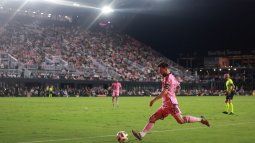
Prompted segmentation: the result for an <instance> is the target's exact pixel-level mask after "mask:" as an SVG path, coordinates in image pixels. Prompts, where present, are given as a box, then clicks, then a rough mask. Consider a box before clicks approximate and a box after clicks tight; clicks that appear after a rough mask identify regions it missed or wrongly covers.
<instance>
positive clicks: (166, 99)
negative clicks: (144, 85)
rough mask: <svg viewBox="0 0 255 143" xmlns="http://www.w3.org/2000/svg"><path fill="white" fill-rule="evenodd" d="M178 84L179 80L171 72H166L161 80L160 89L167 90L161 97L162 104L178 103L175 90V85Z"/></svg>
mask: <svg viewBox="0 0 255 143" xmlns="http://www.w3.org/2000/svg"><path fill="white" fill-rule="evenodd" d="M178 86H180V82H179V81H178V80H177V79H176V78H175V77H174V75H173V74H171V73H170V74H168V75H167V76H165V77H164V78H163V80H162V91H163V89H167V90H168V94H167V96H163V97H162V106H163V107H171V106H172V105H174V104H178V101H177V98H176V96H175V92H176V89H177V87H178Z"/></svg>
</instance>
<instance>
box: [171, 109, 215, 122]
mask: <svg viewBox="0 0 255 143" xmlns="http://www.w3.org/2000/svg"><path fill="white" fill-rule="evenodd" d="M171 112H172V113H171V114H172V116H173V117H174V118H175V120H176V121H177V122H178V123H179V124H185V123H195V122H201V123H202V124H204V125H206V126H208V127H209V126H210V124H209V122H208V121H207V120H206V119H205V118H204V117H203V116H202V117H201V118H199V117H194V116H189V115H186V116H182V114H181V110H180V109H179V107H178V105H175V106H174V107H173V108H172V111H171Z"/></svg>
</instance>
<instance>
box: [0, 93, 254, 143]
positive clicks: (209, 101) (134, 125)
mask: <svg viewBox="0 0 255 143" xmlns="http://www.w3.org/2000/svg"><path fill="white" fill-rule="evenodd" d="M150 99H151V98H150V97H121V98H120V107H119V108H113V107H112V104H111V98H109V97H108V98H105V97H97V98H95V97H85V98H0V142H1V143H115V142H117V141H116V139H115V135H116V133H117V132H118V131H121V130H124V131H126V132H128V134H129V140H130V141H129V142H130V143H136V142H138V141H136V140H135V139H134V137H133V136H132V134H131V130H132V129H136V130H141V129H142V128H143V127H144V125H145V124H146V122H147V120H148V118H149V116H150V114H152V113H153V112H154V111H155V110H156V109H157V108H158V107H159V106H160V104H161V101H160V100H159V101H158V102H157V103H156V104H154V106H153V107H152V108H150V107H149V101H150ZM178 99H179V104H180V108H181V111H182V112H183V114H189V115H194V116H200V115H204V116H205V117H207V119H208V120H209V121H210V123H211V128H208V127H206V126H203V125H201V124H200V123H194V124H184V125H179V124H177V122H176V121H175V120H174V119H173V118H172V117H171V116H169V117H167V118H166V119H165V120H163V121H161V120H160V121H158V122H157V123H156V124H155V127H154V128H153V130H152V132H151V133H150V134H147V136H146V137H145V138H144V140H143V141H141V142H142V143H205V142H206V143H216V142H222V143H224V142H228V143H252V142H254V141H255V130H254V129H255V97H243V96H242V97H241V96H239V97H238V96H236V97H235V98H234V107H235V113H236V114H237V115H234V116H231V115H225V114H222V113H221V112H222V111H223V109H224V99H225V97H223V96H222V97H178Z"/></svg>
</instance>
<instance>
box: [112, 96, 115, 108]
mask: <svg viewBox="0 0 255 143" xmlns="http://www.w3.org/2000/svg"><path fill="white" fill-rule="evenodd" d="M114 98H115V96H114V95H112V106H113V107H114Z"/></svg>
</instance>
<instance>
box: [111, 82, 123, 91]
mask: <svg viewBox="0 0 255 143" xmlns="http://www.w3.org/2000/svg"><path fill="white" fill-rule="evenodd" d="M120 88H121V84H120V83H119V82H114V83H112V90H113V91H115V92H120Z"/></svg>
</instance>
